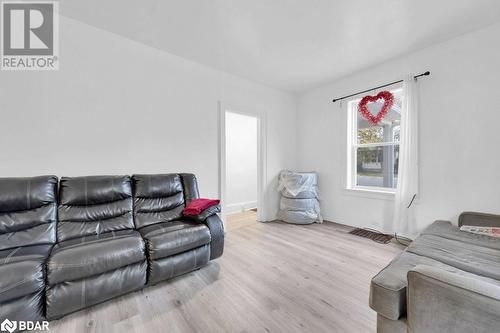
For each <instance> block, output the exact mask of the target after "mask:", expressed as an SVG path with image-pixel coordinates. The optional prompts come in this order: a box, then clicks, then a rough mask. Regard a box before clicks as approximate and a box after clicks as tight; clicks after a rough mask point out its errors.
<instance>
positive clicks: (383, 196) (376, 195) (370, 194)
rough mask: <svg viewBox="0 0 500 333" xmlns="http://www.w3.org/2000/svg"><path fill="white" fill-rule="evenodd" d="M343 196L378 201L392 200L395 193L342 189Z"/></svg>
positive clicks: (368, 189) (365, 189)
mask: <svg viewBox="0 0 500 333" xmlns="http://www.w3.org/2000/svg"><path fill="white" fill-rule="evenodd" d="M343 192H344V194H346V195H352V196H357V197H364V198H369V199H379V200H391V201H392V200H394V196H395V194H396V193H395V192H394V191H390V190H384V189H371V188H361V187H356V188H344V189H343Z"/></svg>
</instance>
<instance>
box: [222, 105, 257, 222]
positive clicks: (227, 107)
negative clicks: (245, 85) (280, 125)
mask: <svg viewBox="0 0 500 333" xmlns="http://www.w3.org/2000/svg"><path fill="white" fill-rule="evenodd" d="M226 112H232V113H237V114H243V115H247V116H251V117H255V118H257V220H258V221H266V217H267V212H266V211H265V205H264V202H265V200H264V190H265V188H266V183H267V121H266V114H265V113H264V112H258V111H255V112H252V111H250V110H248V108H245V107H240V106H238V105H234V104H229V103H226V102H222V101H219V115H218V116H219V154H218V159H219V188H218V191H219V198H220V200H221V210H222V212H221V215H222V220H223V221H225V215H226V204H225V199H226V181H227V166H226V163H227V155H226V154H227V153H226Z"/></svg>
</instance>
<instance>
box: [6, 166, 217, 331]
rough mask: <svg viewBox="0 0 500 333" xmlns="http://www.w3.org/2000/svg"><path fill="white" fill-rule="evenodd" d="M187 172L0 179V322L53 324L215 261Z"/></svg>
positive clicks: (210, 229)
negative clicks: (190, 215) (194, 212)
mask: <svg viewBox="0 0 500 333" xmlns="http://www.w3.org/2000/svg"><path fill="white" fill-rule="evenodd" d="M198 197H199V194H198V185H197V181H196V178H195V176H194V175H192V174H163V175H134V176H132V177H129V176H89V177H75V178H68V177H63V178H61V180H60V182H58V179H57V177H55V176H41V177H32V178H0V322H2V321H3V320H4V319H6V318H8V319H9V320H25V321H26V320H31V321H36V320H44V319H48V320H51V319H57V318H60V317H62V316H64V315H66V314H69V313H71V312H75V311H78V310H80V309H83V308H86V307H88V306H91V305H94V304H98V303H101V302H104V301H106V300H109V299H111V298H114V297H116V296H119V295H123V294H125V293H128V292H131V291H134V290H138V289H141V288H143V287H145V286H147V285H150V284H155V283H157V282H160V281H163V280H167V279H170V278H173V277H175V276H178V275H181V274H184V273H187V272H189V271H192V270H195V269H198V268H200V267H202V266H203V265H205V264H207V263H208V261H209V260H211V259H215V258H217V257H220V256H221V255H222V252H223V248H224V229H223V224H222V221H221V220H220V218H219V217H218V216H217V215H216V214H214V213H215V212H214V211H213V210H211V213H210V214H207V213H205V214H201V215H200V216H199V217H198V218H196V219H186V218H185V217H183V215H182V210H183V208H184V207H185V205H186V204H187V203H189V202H190V201H191V200H193V199H195V198H198Z"/></svg>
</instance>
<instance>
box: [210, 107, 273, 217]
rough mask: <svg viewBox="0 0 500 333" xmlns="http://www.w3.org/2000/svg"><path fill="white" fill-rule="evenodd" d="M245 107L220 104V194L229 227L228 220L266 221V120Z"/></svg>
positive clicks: (223, 214) (223, 213)
mask: <svg viewBox="0 0 500 333" xmlns="http://www.w3.org/2000/svg"><path fill="white" fill-rule="evenodd" d="M242 110H243V109H242V108H238V107H234V106H230V105H226V104H223V103H220V110H219V121H220V147H219V148H220V149H219V196H220V198H221V207H222V218H223V221H224V223H225V224H226V227H227V226H228V223H227V221H234V223H239V224H241V223H240V222H244V223H248V222H249V221H250V220H253V221H255V220H258V221H263V220H264V217H263V216H264V212H263V205H262V203H263V200H262V197H263V189H264V185H263V184H264V181H265V168H264V165H265V141H266V140H265V135H264V134H265V130H264V125H265V122H264V118H263V117H262V115H261V114H260V113H257V112H248V111H242ZM236 214H237V215H236ZM231 227H232V226H231Z"/></svg>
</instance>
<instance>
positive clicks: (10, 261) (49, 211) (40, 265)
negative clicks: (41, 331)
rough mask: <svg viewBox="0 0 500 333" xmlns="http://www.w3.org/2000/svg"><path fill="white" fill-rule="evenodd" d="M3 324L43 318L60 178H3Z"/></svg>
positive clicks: (0, 198)
mask: <svg viewBox="0 0 500 333" xmlns="http://www.w3.org/2000/svg"><path fill="white" fill-rule="evenodd" d="M0 189H1V190H0V322H3V321H4V320H5V319H7V318H8V319H9V320H32V321H35V320H43V318H44V302H43V299H44V297H43V296H44V295H43V294H44V290H45V269H44V265H45V261H46V259H47V257H48V256H49V253H50V251H51V249H52V246H53V244H54V243H55V242H56V191H57V177H55V176H42V177H31V178H0Z"/></svg>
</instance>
